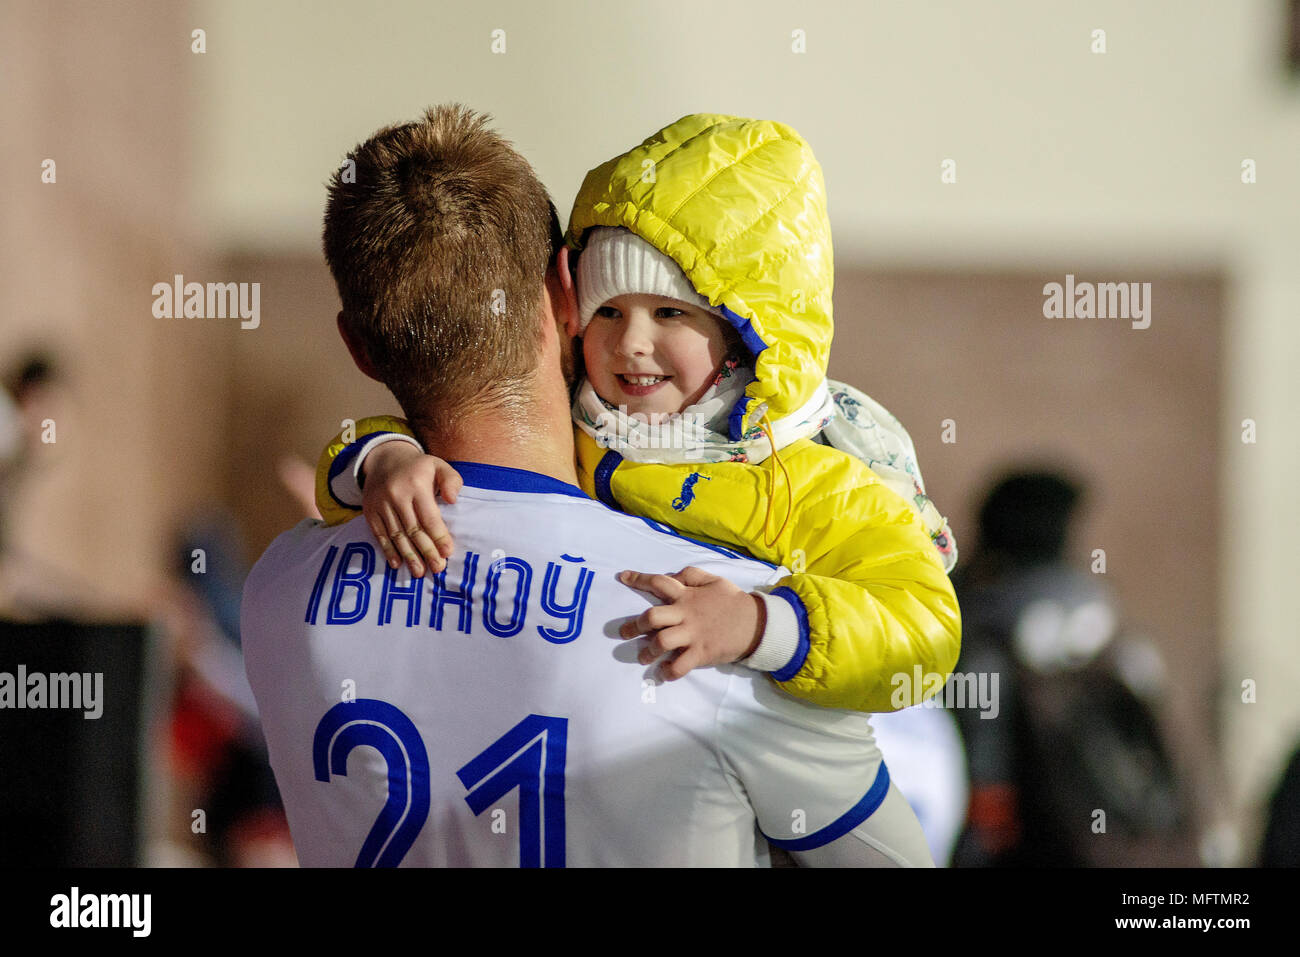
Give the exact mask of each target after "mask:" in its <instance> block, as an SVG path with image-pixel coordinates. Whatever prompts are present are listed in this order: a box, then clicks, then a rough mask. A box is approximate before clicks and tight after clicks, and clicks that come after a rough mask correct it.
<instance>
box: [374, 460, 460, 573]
mask: <svg viewBox="0 0 1300 957" xmlns="http://www.w3.org/2000/svg"><path fill="white" fill-rule="evenodd" d="M361 471H362V474H364V476H365V480H366V481H365V486H364V488H363V489H362V492H361V511H362V513H363V514H364V515H365V516H366V523H367V524H368V525H369V526H370V530H371V531H372V532H374V533H375V538H377V539H378V540H379V547H380V548H381V549H383V551H384V557H385V558H386V559H388V564H389V565H391V566H392V567H393V568H398V567H400V566H401V564H402V562H401V559H399V558H398V553H399V552H400V553H401V558H404V559H406V565H407V567H408V568H410V569H411V574H412V575H413V576H415V577H416V578H422V577H423V576H424V569H425V566H426V564H427V566H428V568H430V569H431V570H432V571H433V572H434V573H435V574H436V573H437V572H440V571H442V570H443V569H444V568H446V567H447V558H448V557H449V556H450V555H451V552H452V548H453V546H454V545H455V543H454V542H453V541H452V538H451V533H450V532H448V531H447V526H446V525H445V524H444V523H443V521H442V513H441V512H439V511H438V506H437V503H436V502H435V501H434V492H435V491H437V492H438V493H439V494H441V495H442V497H443V499H444V500H446V501H448V502H455V501H456V495H457V493H458V492H460V490H461V487H462V486H463V485H464V484H465V483H464V482H462V481H461V478H460V476H459V475H457V474H456V470H455V469H453V468H452V467H451V466H450V465H448V464H447V463H446V462H444V461H443V460H442V459H440V458H438V457H437V456H434V455H425V454H424V453H423V452H421V451H420V450H419V449H417V448H415V447H414V446H413V445H410V444H409V443H407V442H385V443H384V444H383V445H381V446H379V447H378V448H377V449H375V450H374V451H373V452H371V453H370V454H369V455H368V456H366V460H365V461H364V462H363V463H362V468H361ZM420 556H424V560H423V561H421V558H420Z"/></svg>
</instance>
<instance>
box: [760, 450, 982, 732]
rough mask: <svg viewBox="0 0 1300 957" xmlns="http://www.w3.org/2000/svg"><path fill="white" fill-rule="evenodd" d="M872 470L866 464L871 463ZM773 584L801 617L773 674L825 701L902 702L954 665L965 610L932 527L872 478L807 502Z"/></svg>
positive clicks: (934, 684)
mask: <svg viewBox="0 0 1300 957" xmlns="http://www.w3.org/2000/svg"><path fill="white" fill-rule="evenodd" d="M864 470H865V467H864ZM792 525H793V526H794V527H793V529H792V530H791V533H790V540H789V542H788V543H787V545H786V546H785V548H783V549H782V551H783V552H784V554H783V555H782V559H783V560H784V562H785V564H786V565H787V567H790V568H791V569H793V570H794V571H795V574H792V575H790V576H789V577H788V578H785V579H783V580H782V581H781V582H779V583H778V585H777V587H776V588H774V589H773V590H772V592H771V595H772V597H779V598H782V599H784V600H785V601H787V602H789V604H790V606H791V607H792V609H793V611H794V614H795V618H796V619H797V621H798V623H799V632H800V636H799V641H798V646H797V650H796V652H795V655H794V657H793V658H791V659H790V661H789V662H788V663H787V664H786V665H785V666H784V667H783V668H782V669H780V670H779V671H775V672H773V673H772V678H773V680H775V681H777V682H779V683H780V684H781V686H782V687H783V688H784V689H785V690H787V691H788V692H790V693H791V694H793V695H795V696H796V697H799V698H803V699H805V700H808V701H812V702H814V703H816V704H819V705H822V706H823V707H828V708H851V709H854V710H859V711H897V710H899V709H901V708H905V707H909V706H911V705H914V704H918V703H919V702H920V701H922V700H924V699H925V698H927V697H930V696H932V695H933V694H935V693H937V692H938V690H939V689H940V688H941V687H942V685H943V682H944V681H946V680H947V678H948V675H949V673H950V672H951V671H952V669H953V668H954V667H955V666H956V664H957V656H958V652H959V651H960V649H961V614H960V611H959V609H958V606H957V597H956V594H955V592H954V591H953V587H952V583H951V581H950V580H949V578H948V574H947V572H946V571H945V569H944V567H943V561H942V559H941V558H940V556H939V555H938V553H937V552H936V551H935V549H934V546H933V544H932V543H931V540H930V537H929V535H928V533H927V532H926V529H925V528H924V526H923V525H922V524H921V521H920V519H919V518H918V517H917V515H916V513H915V512H914V511H913V510H911V509H910V508H908V507H907V503H906V502H904V501H902V500H901V499H900V498H899V496H898V495H897V494H896V493H894V492H893V491H891V490H890V489H888V488H885V487H884V486H883V485H881V484H879V483H878V482H876V481H875V480H874V479H866V480H864V481H863V482H862V484H852V485H849V486H841V487H839V488H837V489H836V490H834V491H832V492H830V493H829V494H825V495H822V496H821V497H820V498H815V499H812V500H811V501H806V502H804V503H802V504H801V505H800V506H799V508H798V510H797V512H796V519H795V521H793V522H792Z"/></svg>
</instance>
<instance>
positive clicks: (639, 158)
mask: <svg viewBox="0 0 1300 957" xmlns="http://www.w3.org/2000/svg"><path fill="white" fill-rule="evenodd" d="M567 239H568V246H569V250H570V251H574V252H580V254H579V257H578V262H577V277H576V287H577V288H576V292H577V299H578V307H579V310H578V311H579V317H580V318H579V327H578V328H575V329H572V330H570V331H571V333H573V334H575V335H578V336H581V338H582V355H583V359H584V364H585V367H586V378H585V379H583V380H582V381H581V382H580V383H579V386H578V388H577V392H576V396H575V400H574V420H575V423H576V425H577V428H578V431H577V433H576V436H575V438H576V442H577V458H578V474H579V479H580V484H581V485H582V487H583V490H584V491H586V492H587V493H588V494H589V495H592V496H593V497H595V498H598V499H600V500H601V501H603V502H605V503H606V504H608V505H610V506H611V507H614V508H618V509H622V510H624V511H627V512H631V513H633V514H637V515H640V516H642V517H643V518H646V519H648V520H651V521H654V522H657V523H661V524H663V525H666V526H669V527H671V528H673V529H675V530H677V531H678V532H680V533H682V534H685V535H688V536H691V537H693V538H697V539H700V540H703V541H707V542H712V543H719V544H723V545H729V546H733V547H737V548H740V549H744V550H745V551H746V552H748V553H749V554H751V555H753V556H754V557H756V558H759V559H762V560H765V561H770V562H773V563H776V564H781V565H783V566H785V567H786V568H788V569H790V570H791V571H792V574H791V575H790V576H789V577H787V578H785V579H784V580H783V581H782V582H781V583H780V584H779V585H778V586H777V587H776V588H775V589H773V590H772V592H771V593H770V594H761V595H757V596H756V597H757V599H758V600H759V601H761V602H762V605H763V615H762V616H761V618H760V621H763V622H764V624H763V625H762V633H761V639H760V640H759V642H758V643H757V645H756V646H755V645H754V643H753V629H752V628H750V629H748V630H747V629H746V628H745V627H742V626H739V625H738V626H737V627H736V628H735V629H734V630H732V631H731V632H728V631H727V630H726V629H723V630H721V631H718V630H710V631H707V632H706V631H704V630H703V629H702V628H701V627H699V623H698V622H697V621H693V620H692V618H691V616H690V614H689V613H687V612H686V611H683V610H682V609H685V608H689V603H687V602H681V601H680V598H679V597H674V596H680V594H681V592H682V590H681V589H680V588H674V589H665V588H663V587H662V585H663V584H664V583H663V582H662V581H661V582H659V584H658V585H657V584H656V581H655V578H656V576H650V575H643V574H637V573H625V575H624V581H625V582H626V583H628V584H631V585H633V586H635V587H639V588H643V589H645V590H648V591H653V592H654V593H655V594H657V595H658V596H659V597H660V598H661V599H663V600H664V601H665V605H664V606H657V607H656V608H652V609H650V611H648V612H647V613H646V614H645V615H643V616H641V618H640V619H638V620H637V621H636V622H633V623H630V624H629V625H627V626H625V627H624V630H623V632H622V633H623V636H624V637H634V636H636V635H649V636H650V637H651V639H652V640H651V641H650V642H649V643H648V644H647V647H646V648H645V649H643V651H642V653H641V654H642V661H643V662H645V663H650V662H651V661H653V660H656V659H658V658H660V657H662V656H665V655H669V654H671V655H672V656H673V657H672V658H671V659H670V660H668V659H666V660H665V661H664V663H663V665H662V667H661V671H662V673H663V674H664V676H665V677H668V678H670V679H671V678H676V677H680V676H681V675H682V674H685V673H686V672H687V671H689V670H690V669H691V668H694V667H702V666H707V665H712V664H719V663H726V662H733V661H739V663H741V664H744V665H747V666H749V667H751V668H754V669H756V670H759V671H764V672H767V673H769V674H770V676H771V678H772V679H773V680H774V681H776V682H777V683H778V684H779V685H780V686H781V687H782V688H783V689H785V690H786V691H788V692H790V693H791V694H794V695H796V696H798V697H801V698H804V699H805V700H808V701H811V702H813V703H815V704H818V705H822V706H824V707H835V708H851V709H855V710H862V711H893V710H897V709H899V708H901V707H906V706H907V705H910V704H915V703H917V702H919V701H920V700H922V698H923V697H925V696H928V695H929V694H932V693H933V692H934V691H936V690H937V689H938V687H940V686H941V683H942V681H941V679H937V678H931V676H934V675H940V676H943V678H946V676H947V674H948V673H949V672H950V671H951V670H952V667H953V666H954V665H955V663H956V660H957V653H958V648H959V643H960V627H961V626H960V616H959V611H958V608H957V602H956V599H955V596H954V594H953V590H952V586H951V584H950V583H949V581H948V578H947V574H946V572H947V569H948V568H951V566H952V563H953V562H954V561H955V559H956V549H955V545H954V543H953V542H952V538H951V535H950V534H949V533H948V531H947V528H946V525H945V523H944V522H943V519H942V517H941V516H939V514H938V512H937V511H936V510H935V509H934V506H933V505H932V504H931V503H930V502H929V500H928V498H926V497H925V493H924V486H923V483H922V481H921V475H920V471H919V469H918V468H917V467H916V463H915V456H914V453H913V451H912V445H911V441H910V439H909V438H908V436H907V433H906V431H904V430H903V428H902V426H901V425H899V424H898V423H897V420H895V419H894V418H893V417H892V416H890V415H889V413H888V412H886V411H885V410H884V409H883V407H881V406H879V405H878V404H877V403H875V402H873V401H872V400H871V399H870V398H869V397H867V396H865V395H863V394H862V393H860V392H857V391H856V390H854V389H852V388H851V387H848V386H844V385H842V384H839V383H828V381H827V380H826V378H825V370H826V362H827V358H828V351H829V347H830V341H831V331H832V322H831V242H830V228H829V221H828V219H827V216H826V208H825V196H824V187H823V185H822V177H821V170H820V167H819V166H818V164H817V162H816V160H815V158H814V157H813V155H812V152H811V150H810V149H809V147H808V146H807V144H806V143H805V142H804V141H803V140H802V138H800V137H799V136H798V134H797V133H795V132H794V130H792V129H790V128H789V127H787V126H784V125H782V124H779V123H772V122H766V121H754V120H743V119H738V118H734V117H727V116H717V115H706V114H697V115H693V116H688V117H685V118H683V119H681V120H679V121H678V122H676V123H674V124H672V125H671V126H668V127H666V128H665V129H664V130H662V131H660V132H659V133H657V134H655V135H654V136H652V137H651V138H649V139H648V140H646V141H645V142H644V143H642V144H641V145H640V146H639V147H637V148H635V149H633V150H631V151H630V152H628V153H626V154H624V155H623V156H620V157H616V158H615V159H612V160H610V161H609V162H607V163H605V164H603V165H602V166H600V167H598V168H596V169H594V170H592V171H591V172H590V173H588V174H587V177H586V180H585V181H584V183H583V186H582V189H581V190H580V192H579V194H578V197H577V200H576V201H575V204H574V209H573V214H572V216H571V218H570V223H569V232H568V237H567ZM560 258H561V263H562V264H567V262H568V251H562V252H561V254H560ZM562 271H563V270H562ZM357 431H358V435H359V436H361V438H359V439H358V440H357V441H355V442H353V443H350V444H347V445H345V444H344V443H343V442H342V441H341V440H338V439H336V440H335V442H334V443H332V444H331V445H330V446H329V447H327V449H326V451H325V454H324V455H323V457H322V465H321V468H320V470H319V471H318V486H317V487H318V496H317V497H318V500H319V504H320V506H321V511H322V514H323V515H325V517H326V518H327V520H329V521H331V522H336V521H345V520H347V519H350V518H353V517H355V514H356V511H355V509H356V506H357V505H358V504H360V503H361V502H362V501H363V500H364V502H365V505H366V514H367V518H368V520H369V522H370V524H371V527H372V529H374V531H375V533H376V537H377V538H379V540H380V544H381V546H383V548H384V551H385V553H386V555H387V556H388V558H389V561H390V563H391V564H393V565H394V567H396V566H397V564H398V560H397V553H398V552H401V553H402V555H403V557H405V558H406V559H407V561H408V564H410V565H411V569H412V573H413V574H417V575H419V574H422V573H423V564H424V563H423V562H422V561H421V559H420V557H419V555H418V554H417V551H421V552H423V553H424V556H425V559H424V561H426V562H428V564H429V566H430V568H431V569H432V570H433V571H435V572H438V571H440V569H442V568H443V567H445V561H444V560H445V558H446V557H447V556H449V555H450V554H451V551H452V544H453V543H452V542H451V540H450V536H448V535H447V534H446V528H445V526H444V525H442V522H441V519H440V518H439V517H438V515H437V507H436V505H435V504H434V501H433V494H434V487H435V485H436V487H437V488H438V490H439V491H440V492H441V494H442V495H443V497H444V498H445V499H446V500H447V501H454V500H455V492H456V489H457V488H458V487H459V483H458V479H457V478H456V476H455V473H454V470H452V469H451V467H450V466H448V465H447V463H445V462H442V461H441V460H439V459H436V458H434V457H432V456H424V455H421V454H420V452H419V451H417V449H418V446H417V447H416V448H411V447H410V445H409V444H406V443H401V442H395V441H389V440H392V439H396V438H402V437H406V438H407V442H408V443H411V444H414V440H413V439H410V438H409V434H410V430H409V428H408V427H406V425H405V423H403V422H402V421H401V420H399V419H391V418H386V417H378V418H374V419H367V420H363V421H362V422H361V423H359V424H358V430H357ZM375 433H385V434H383V435H379V436H378V437H375ZM815 439H821V440H823V441H821V442H819V441H816V440H815ZM381 443H382V444H381ZM832 446H837V447H832ZM840 449H844V450H845V451H841V450H840ZM848 453H852V454H848ZM873 469H874V471H873ZM365 478H368V481H366V482H365V488H364V493H363V492H362V490H361V487H360V483H361V481H362V479H365ZM700 575H703V573H698V574H697V573H696V572H694V571H693V570H686V571H684V572H682V573H679V574H677V575H675V576H671V577H674V578H676V579H677V580H678V582H680V583H682V584H683V585H685V586H686V587H687V589H690V588H698V587H704V586H706V585H707V582H705V581H703V579H702V578H700V577H699V576H700ZM704 577H706V578H707V577H709V576H704ZM918 667H919V673H920V674H921V675H924V676H926V680H925V681H924V683H923V686H922V683H920V682H916V681H914V676H915V675H917V674H918V672H917V668H918Z"/></svg>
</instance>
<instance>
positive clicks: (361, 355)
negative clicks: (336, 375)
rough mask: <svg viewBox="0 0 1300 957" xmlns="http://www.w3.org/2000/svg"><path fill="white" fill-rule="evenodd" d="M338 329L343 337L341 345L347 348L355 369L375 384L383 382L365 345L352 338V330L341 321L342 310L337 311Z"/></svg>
mask: <svg viewBox="0 0 1300 957" xmlns="http://www.w3.org/2000/svg"><path fill="white" fill-rule="evenodd" d="M338 327H339V335H340V336H342V337H343V344H344V345H346V346H347V347H348V352H349V353H351V355H352V361H353V362H355V363H356V364H357V368H358V369H360V370H361V371H362V372H364V373H365V374H366V375H368V376H370V378H372V379H374V380H375V381H376V382H383V381H384V380H383V379H381V378H379V373H378V372H376V371H375V364H374V363H373V362H371V361H370V354H369V353H367V352H366V346H365V343H363V342H361V341H360V340H359V339H357V338H356V337H355V336H353V334H352V330H351V329H349V328H348V324H347V323H346V322H344V321H343V311H342V310H339V317H338Z"/></svg>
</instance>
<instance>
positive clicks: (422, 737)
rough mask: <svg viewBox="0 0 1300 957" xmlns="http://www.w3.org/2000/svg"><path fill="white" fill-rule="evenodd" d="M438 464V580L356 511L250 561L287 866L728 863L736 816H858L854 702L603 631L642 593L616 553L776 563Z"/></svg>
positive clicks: (865, 727)
mask: <svg viewBox="0 0 1300 957" xmlns="http://www.w3.org/2000/svg"><path fill="white" fill-rule="evenodd" d="M458 469H459V470H460V472H461V475H462V478H463V479H464V480H465V488H464V489H463V490H462V492H461V494H460V498H459V500H458V503H457V504H456V505H453V506H448V507H446V509H445V512H444V514H445V517H446V521H447V524H448V527H449V528H450V530H451V531H452V533H453V535H454V536H455V539H456V543H457V554H456V555H455V556H453V558H452V559H451V561H450V563H449V566H448V568H447V569H446V571H445V573H444V574H443V575H440V576H437V577H429V578H426V579H425V580H419V579H415V580H411V579H409V578H408V577H407V574H406V572H405V571H401V572H393V571H392V570H390V569H388V568H387V566H386V565H385V564H384V561H383V556H382V554H381V553H380V552H379V550H378V548H377V546H376V545H375V544H374V542H373V540H372V538H371V536H370V533H369V530H368V528H367V527H366V525H365V524H364V522H363V521H360V520H356V521H353V522H351V523H350V524H348V525H344V526H341V527H338V528H334V529H328V528H324V527H321V526H319V525H317V524H315V523H303V524H302V525H299V526H298V527H297V528H295V529H293V530H292V531H290V532H286V533H285V534H284V535H282V536H280V538H278V539H277V540H276V541H275V543H273V544H272V546H271V548H270V549H268V551H267V553H266V554H265V555H264V556H263V558H262V560H261V561H260V562H259V563H258V565H257V567H256V568H255V569H254V570H253V572H252V574H251V575H250V576H249V580H248V584H247V585H246V588H245V596H244V611H243V643H244V652H245V658H246V662H247V668H248V675H249V680H250V682H251V684H252V686H253V690H254V692H255V694H256V696H257V701H258V706H259V708H260V710H261V717H262V722H263V727H264V730H265V732H266V737H267V744H268V747H269V749H270V755H271V763H272V766H273V767H274V769H275V773H276V778H277V780H278V782H279V785H280V790H281V794H282V796H283V798H284V801H285V805H286V809H287V812H288V815H289V823H290V827H291V830H292V833H293V838H294V842H295V845H296V846H297V849H298V853H299V857H300V860H301V861H302V863H303V864H305V865H309V866H320V865H352V864H354V863H356V864H361V865H380V866H383V865H396V864H398V863H403V864H408V865H417V866H418V865H452V866H463V865H489V866H490V865H498V866H514V865H519V864H522V865H524V866H537V865H541V866H548V867H555V866H564V865H566V864H567V865H569V866H583V865H650V866H652V865H674V864H708V865H718V866H727V865H740V866H749V865H753V864H755V863H761V862H763V861H764V860H765V858H766V844H765V842H763V841H762V839H761V836H760V835H759V833H758V829H756V827H755V819H756V818H757V822H758V824H759V825H760V827H761V829H762V831H763V833H764V834H767V835H768V836H770V837H772V838H776V839H781V840H786V841H792V842H794V846H795V847H813V846H817V845H820V844H822V843H825V842H827V841H831V840H833V839H834V838H836V837H838V836H839V835H841V834H843V833H845V832H846V831H848V830H849V829H851V828H852V827H853V826H855V825H856V824H857V823H858V822H859V821H860V820H861V818H862V817H863V816H865V815H864V814H863V812H864V811H865V812H866V813H870V811H869V808H870V807H871V806H872V801H873V800H875V798H873V797H872V796H871V795H872V794H874V790H878V789H879V783H880V782H879V781H878V780H877V771H878V770H879V766H880V755H879V752H878V750H877V749H876V747H875V744H874V740H873V738H872V734H871V729H870V725H869V723H868V721H867V719H866V716H865V715H858V714H850V713H846V712H838V711H828V710H823V709H819V708H815V707H813V706H811V705H807V704H805V703H803V702H800V701H797V700H795V699H793V698H790V697H789V696H787V695H784V694H783V693H781V692H780V691H779V690H777V689H775V688H774V687H773V686H772V685H771V683H770V682H769V681H768V680H767V679H766V678H764V677H762V676H761V675H759V674H757V673H756V672H753V671H749V670H747V669H743V668H736V667H729V668H711V669H697V670H696V671H694V672H692V673H691V674H689V675H688V676H687V677H685V678H683V679H682V680H680V681H677V682H673V683H671V684H656V683H655V682H654V681H652V680H651V678H652V669H647V668H645V667H643V666H641V665H639V664H638V663H637V662H636V650H637V647H636V646H637V644H638V643H636V642H625V641H622V640H620V639H619V638H618V635H617V627H618V625H619V624H620V623H621V622H622V621H623V620H624V619H626V618H627V617H629V616H633V615H637V614H639V613H640V612H641V611H642V610H644V609H645V607H646V606H647V604H648V599H646V598H645V597H644V596H642V595H640V594H639V593H637V592H634V591H632V590H631V589H629V588H628V587H626V586H624V585H622V584H621V583H619V582H618V581H617V580H616V579H615V577H614V576H615V575H616V574H617V572H619V571H621V570H623V569H625V568H628V567H635V568H638V569H642V570H649V571H662V572H667V573H670V572H675V571H677V570H679V569H680V568H682V567H684V566H686V565H696V566H698V567H702V568H704V569H706V570H708V571H710V572H713V573H715V574H720V575H724V576H725V577H727V578H729V579H730V580H732V581H733V582H735V583H736V584H737V585H739V586H740V587H742V588H745V589H746V590H752V589H754V588H756V587H759V586H762V585H765V584H770V583H773V582H775V581H776V580H778V579H779V578H780V577H782V573H780V572H778V571H777V570H775V569H773V568H771V567H770V566H767V565H764V564H761V563H758V562H754V561H750V560H742V559H739V558H736V557H732V556H731V554H730V553H726V552H725V551H724V550H720V549H711V548H708V547H706V546H700V545H696V544H694V543H691V542H688V541H686V540H684V539H682V538H680V537H678V536H676V535H675V534H672V533H671V532H670V531H664V530H659V529H657V528H656V527H653V526H651V525H650V524H649V523H646V522H644V521H643V520H641V519H637V518H634V517H631V516H626V515H621V514H618V513H615V512H613V511H610V510H609V509H607V508H606V507H605V506H603V505H600V504H598V503H596V502H592V501H590V500H589V499H587V498H586V496H584V495H583V494H582V493H581V492H580V491H579V490H578V489H577V488H575V487H573V486H569V485H565V484H564V483H561V482H558V481H556V480H554V479H549V478H546V477H544V476H540V475H537V474H535V473H530V472H522V471H517V470H513V469H504V468H497V467H491V466H480V465H471V464H465V463H461V464H459V465H458ZM873 784H874V785H876V788H875V789H874V790H873ZM886 784H887V781H886Z"/></svg>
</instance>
